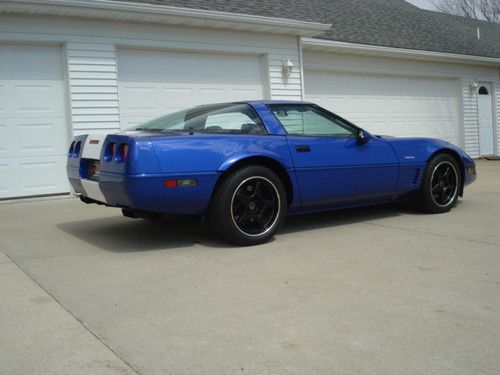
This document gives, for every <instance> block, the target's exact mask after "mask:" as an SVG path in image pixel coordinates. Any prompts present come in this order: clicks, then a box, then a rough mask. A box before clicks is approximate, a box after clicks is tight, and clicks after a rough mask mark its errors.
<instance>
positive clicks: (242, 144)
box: [67, 101, 476, 245]
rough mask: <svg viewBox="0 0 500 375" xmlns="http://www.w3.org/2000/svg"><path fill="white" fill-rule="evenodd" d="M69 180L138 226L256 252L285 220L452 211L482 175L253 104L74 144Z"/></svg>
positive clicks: (423, 150) (436, 150) (424, 151)
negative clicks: (186, 218)
mask: <svg viewBox="0 0 500 375" xmlns="http://www.w3.org/2000/svg"><path fill="white" fill-rule="evenodd" d="M67 174H68V178H69V181H70V183H71V185H72V187H73V189H74V191H75V193H76V194H77V195H78V196H79V197H80V199H81V200H82V201H83V202H85V203H97V204H104V205H107V206H111V207H119V208H121V209H122V212H123V214H124V215H125V216H128V217H132V218H157V217H161V216H163V215H167V214H168V215H172V214H176V215H190V216H193V217H206V219H207V222H208V223H210V224H211V226H212V228H213V229H214V231H215V232H216V233H218V234H219V235H220V236H222V237H223V238H225V239H226V240H228V241H230V242H233V243H235V244H238V245H255V244H260V243H264V242H266V241H268V240H270V239H271V238H272V237H273V236H274V235H275V233H276V232H277V231H278V229H279V228H280V226H281V225H282V223H283V220H284V219H285V216H286V215H294V214H301V213H308V212H317V211H326V210H333V209H338V208H346V207H357V206H364V205H373V204H381V203H387V202H395V201H400V200H407V199H410V200H411V201H412V202H413V203H414V204H415V206H416V207H417V208H418V209H420V210H422V211H425V212H428V213H443V212H447V211H449V210H450V209H451V208H452V207H453V206H454V205H455V203H456V202H457V199H458V197H461V196H463V192H464V187H465V186H466V185H468V184H470V183H471V182H473V181H474V180H475V178H476V167H475V164H474V161H473V160H472V159H471V158H470V157H469V156H468V155H467V154H466V153H465V152H464V151H462V150H461V149H460V148H458V147H457V146H455V145H453V144H451V143H448V142H446V141H443V140H439V139H430V138H395V137H389V136H381V135H372V134H370V133H369V132H368V131H366V130H364V129H362V128H360V127H358V126H356V125H354V124H353V123H351V122H349V121H348V120H346V119H344V118H342V117H340V116H337V115H336V114H334V113H332V112H329V111H327V110H325V109H323V108H321V107H319V106H317V105H315V104H312V103H306V102H292V101H248V102H237V103H224V104H213V105H202V106H198V107H194V108H190V109H187V110H182V111H179V112H175V113H171V114H167V115H165V116H162V117H159V118H156V119H153V120H151V121H148V122H145V123H143V124H140V125H138V126H135V127H133V128H131V129H129V130H127V131H123V132H119V133H116V134H107V135H102V134H88V135H78V136H76V137H74V140H73V142H72V143H71V145H70V147H69V152H68V158H67Z"/></svg>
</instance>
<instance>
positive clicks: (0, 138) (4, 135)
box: [0, 122, 10, 158]
mask: <svg viewBox="0 0 500 375" xmlns="http://www.w3.org/2000/svg"><path fill="white" fill-rule="evenodd" d="M9 144H10V142H9V133H8V132H7V124H6V123H5V122H0V158H3V157H6V154H7V152H8V146H9Z"/></svg>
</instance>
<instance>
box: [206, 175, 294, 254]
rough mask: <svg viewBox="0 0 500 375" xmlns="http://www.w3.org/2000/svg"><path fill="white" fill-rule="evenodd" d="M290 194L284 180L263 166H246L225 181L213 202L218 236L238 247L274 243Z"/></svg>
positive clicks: (211, 211)
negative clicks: (272, 241) (287, 192)
mask: <svg viewBox="0 0 500 375" xmlns="http://www.w3.org/2000/svg"><path fill="white" fill-rule="evenodd" d="M286 208H287V194H286V190H285V187H284V185H283V182H282V180H281V179H280V178H279V177H278V176H277V175H276V173H274V172H273V171H272V170H270V169H269V168H266V167H264V166H259V165H255V166H247V167H243V168H241V169H239V170H236V171H235V172H233V173H232V174H230V175H228V176H227V177H225V178H224V180H223V182H222V183H221V184H220V186H218V188H217V189H216V191H215V193H214V197H213V199H212V202H211V207H210V212H209V219H210V222H211V224H212V227H213V229H214V231H215V232H217V233H218V234H219V235H220V236H221V237H223V238H225V239H227V240H228V241H230V242H233V243H235V244H238V245H256V244H260V243H264V242H266V241H268V240H269V239H271V238H272V237H273V236H274V234H275V233H276V231H277V230H278V229H279V227H280V226H281V224H282V223H283V219H284V217H285V212H286Z"/></svg>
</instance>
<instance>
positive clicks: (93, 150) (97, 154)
mask: <svg viewBox="0 0 500 375" xmlns="http://www.w3.org/2000/svg"><path fill="white" fill-rule="evenodd" d="M106 136H107V134H89V135H88V136H87V139H86V140H85V144H84V145H83V150H82V158H85V159H95V160H100V159H101V150H102V146H103V144H104V140H105V139H106Z"/></svg>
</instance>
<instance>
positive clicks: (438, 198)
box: [431, 161, 458, 207]
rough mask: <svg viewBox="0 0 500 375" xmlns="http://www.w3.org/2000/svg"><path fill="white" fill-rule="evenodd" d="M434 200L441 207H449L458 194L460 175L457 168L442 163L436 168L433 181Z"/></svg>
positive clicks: (445, 162) (448, 163)
mask: <svg viewBox="0 0 500 375" xmlns="http://www.w3.org/2000/svg"><path fill="white" fill-rule="evenodd" d="M431 193H432V199H434V202H436V204H437V205H439V206H443V207H444V206H447V205H448V204H450V202H452V201H453V199H454V198H455V196H456V195H457V193H458V175H457V171H456V169H455V166H454V165H453V164H451V163H450V162H448V161H442V162H440V163H439V164H438V165H436V167H435V168H434V171H433V172H432V179H431Z"/></svg>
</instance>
